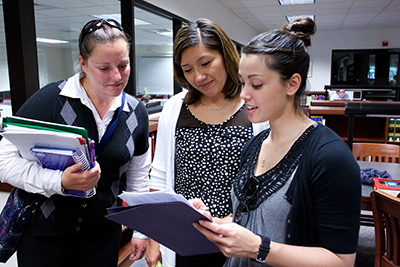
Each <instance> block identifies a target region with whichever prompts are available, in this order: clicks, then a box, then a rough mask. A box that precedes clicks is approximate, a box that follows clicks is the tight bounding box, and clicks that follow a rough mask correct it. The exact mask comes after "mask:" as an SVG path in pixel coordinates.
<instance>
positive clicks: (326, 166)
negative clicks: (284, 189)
mask: <svg viewBox="0 0 400 267" xmlns="http://www.w3.org/2000/svg"><path fill="white" fill-rule="evenodd" d="M311 166H312V173H311V177H312V180H311V181H312V183H311V192H312V196H311V197H312V201H313V203H314V208H315V223H316V231H317V238H318V243H319V244H320V245H321V246H322V247H325V248H327V249H329V250H331V251H332V252H335V253H343V254H347V253H354V252H356V251H357V244H358V232H359V221H360V210H361V180H360V169H359V166H358V164H357V162H356V161H355V159H354V156H353V155H352V153H351V151H350V149H349V147H348V146H347V144H346V143H344V142H343V141H342V140H336V141H332V142H327V143H326V144H324V145H323V146H321V147H319V148H318V149H317V150H316V151H315V153H314V157H313V158H312V159H311Z"/></svg>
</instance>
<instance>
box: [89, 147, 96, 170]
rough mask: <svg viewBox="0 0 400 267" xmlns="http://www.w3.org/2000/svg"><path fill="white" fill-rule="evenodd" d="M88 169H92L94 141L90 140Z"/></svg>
mask: <svg viewBox="0 0 400 267" xmlns="http://www.w3.org/2000/svg"><path fill="white" fill-rule="evenodd" d="M89 146H90V168H93V167H94V153H95V152H94V140H90V143H89Z"/></svg>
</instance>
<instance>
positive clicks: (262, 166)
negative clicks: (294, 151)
mask: <svg viewBox="0 0 400 267" xmlns="http://www.w3.org/2000/svg"><path fill="white" fill-rule="evenodd" d="M305 126H306V124H305V123H304V125H303V127H302V128H301V129H300V131H299V132H298V133H297V134H296V135H295V136H293V137H292V138H290V139H288V140H286V141H285V142H283V143H282V144H281V145H280V146H279V147H278V148H277V149H275V151H274V152H272V154H270V155H269V156H268V157H266V158H263V159H262V163H261V168H264V163H265V161H266V160H267V159H269V158H270V157H272V156H273V155H275V154H276V152H278V151H279V149H281V148H282V147H283V145H284V144H286V143H288V142H289V141H291V140H293V139H295V138H296V137H297V136H298V135H299V134H300V133H301V132H302V131H303V130H304V127H305ZM270 134H271V133H270Z"/></svg>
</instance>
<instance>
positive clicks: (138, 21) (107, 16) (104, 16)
mask: <svg viewBox="0 0 400 267" xmlns="http://www.w3.org/2000/svg"><path fill="white" fill-rule="evenodd" d="M92 17H95V18H98V19H114V20H116V21H118V22H119V23H121V14H101V15H92ZM141 25H153V23H150V22H147V21H144V20H141V19H137V18H135V26H141Z"/></svg>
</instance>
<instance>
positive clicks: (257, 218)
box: [224, 169, 297, 267]
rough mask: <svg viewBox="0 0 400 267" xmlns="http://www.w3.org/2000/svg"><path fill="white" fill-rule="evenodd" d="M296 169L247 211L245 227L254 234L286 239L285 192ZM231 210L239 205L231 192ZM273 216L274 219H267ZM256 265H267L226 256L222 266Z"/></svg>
mask: <svg viewBox="0 0 400 267" xmlns="http://www.w3.org/2000/svg"><path fill="white" fill-rule="evenodd" d="M296 170H297V169H296ZM296 170H295V171H294V172H293V173H292V175H291V176H290V179H289V180H288V181H287V182H286V183H285V185H284V186H283V187H282V188H280V189H279V190H278V191H276V192H275V193H274V194H273V195H271V196H270V197H269V198H267V199H266V200H265V201H264V202H263V203H262V204H261V205H260V206H259V207H258V208H256V209H255V210H251V211H250V212H249V219H248V223H247V224H246V225H245V227H246V228H247V229H249V230H250V231H252V232H253V233H255V234H260V235H263V236H267V237H269V238H270V239H271V240H272V241H274V242H279V243H285V240H286V223H285V221H286V218H287V215H288V213H289V210H290V208H291V205H290V204H289V202H287V201H286V199H285V197H284V196H285V193H286V191H287V190H288V188H289V185H290V183H291V181H292V179H293V177H294V174H295V173H296ZM232 204H233V210H234V211H235V210H236V208H237V207H238V206H239V201H238V199H237V197H236V195H235V194H234V193H233V192H232ZM269 218H274V220H269ZM238 266H243V267H244V266H246V267H247V266H248V267H258V266H269V265H267V264H262V263H258V262H256V261H251V260H250V259H249V258H228V260H227V261H226V263H225V265H224V267H238Z"/></svg>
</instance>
